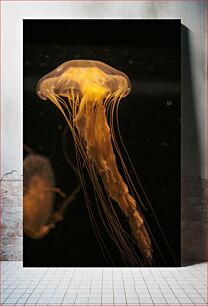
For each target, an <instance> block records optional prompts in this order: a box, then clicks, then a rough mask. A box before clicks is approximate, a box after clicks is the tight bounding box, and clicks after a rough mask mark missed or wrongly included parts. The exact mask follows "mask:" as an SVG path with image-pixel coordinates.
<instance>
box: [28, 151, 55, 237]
mask: <svg viewBox="0 0 208 306" xmlns="http://www.w3.org/2000/svg"><path fill="white" fill-rule="evenodd" d="M23 171H24V174H23V177H24V188H23V203H24V208H23V220H24V231H25V233H26V234H27V235H28V236H30V237H31V238H39V237H43V236H45V235H46V234H47V232H48V231H49V227H48V226H46V224H47V221H48V220H49V218H50V216H51V214H52V211H53V205H54V192H53V191H52V189H53V188H54V187H55V178H54V173H53V169H52V166H51V163H50V161H49V160H48V159H47V158H46V157H44V156H41V155H38V154H29V155H28V156H27V157H26V158H25V159H24V162H23Z"/></svg>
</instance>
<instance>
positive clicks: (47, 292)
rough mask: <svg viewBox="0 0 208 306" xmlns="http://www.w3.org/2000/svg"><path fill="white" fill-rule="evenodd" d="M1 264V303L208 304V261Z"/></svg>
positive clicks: (11, 262)
mask: <svg viewBox="0 0 208 306" xmlns="http://www.w3.org/2000/svg"><path fill="white" fill-rule="evenodd" d="M0 264H1V301H0V305H7V306H9V305H10V306H11V305H78V304H79V305H108V306H110V305H131V306H133V305H134V306H136V305H145V306H147V305H208V304H207V271H208V270H207V264H206V263H201V264H195V265H191V266H186V267H182V268H140V269H139V268H23V266H22V262H15V261H10V262H9V261H7V262H6V261H4V262H0Z"/></svg>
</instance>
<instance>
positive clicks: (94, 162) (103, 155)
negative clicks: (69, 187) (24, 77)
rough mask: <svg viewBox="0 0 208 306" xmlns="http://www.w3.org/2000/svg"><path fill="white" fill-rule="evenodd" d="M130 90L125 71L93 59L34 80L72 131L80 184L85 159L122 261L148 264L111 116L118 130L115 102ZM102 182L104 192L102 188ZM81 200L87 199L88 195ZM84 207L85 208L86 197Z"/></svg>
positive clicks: (149, 253)
mask: <svg viewBox="0 0 208 306" xmlns="http://www.w3.org/2000/svg"><path fill="white" fill-rule="evenodd" d="M130 91H131V83H130V81H129V78H128V77H127V75H126V74H125V73H123V72H121V71H119V70H117V69H114V68H112V67H110V66H109V65H107V64H104V63H102V62H99V61H93V60H72V61H67V62H65V63H63V64H62V65H60V66H59V67H58V68H56V69H55V70H53V71H52V72H50V73H49V74H47V75H45V76H44V77H43V78H41V79H40V81H39V82H38V85H37V94H38V95H39V97H40V98H41V99H44V100H47V99H50V100H51V101H52V102H53V103H54V104H55V105H56V106H57V107H58V109H59V110H60V111H61V113H62V114H63V116H64V117H65V119H66V121H67V123H68V125H69V127H70V129H71V131H72V135H73V137H74V141H75V145H76V151H77V163H78V169H79V174H80V178H81V182H82V187H83V189H84V191H85V192H86V186H85V182H84V176H83V172H82V171H83V170H82V164H83V162H84V164H85V166H86V168H87V170H88V173H89V175H90V177H91V180H92V183H93V186H94V189H95V191H96V194H97V197H98V199H99V202H100V203H101V205H102V208H103V210H104V212H105V214H106V218H107V219H108V220H109V232H110V235H111V237H112V239H114V241H115V243H116V244H117V246H118V248H119V249H120V252H121V255H122V257H123V258H124V260H126V261H127V262H128V261H131V262H132V264H133V265H136V264H137V265H138V264H151V262H152V248H151V241H150V238H149V234H148V233H147V231H146V227H145V225H144V221H143V217H142V214H141V212H140V210H139V207H138V206H137V204H136V201H135V198H134V197H133V195H131V194H130V192H129V188H128V187H127V183H128V185H129V187H130V188H131V190H134V192H135V193H136V196H137V198H138V200H139V202H140V204H141V199H140V197H139V195H138V193H137V192H136V189H135V187H134V186H133V183H132V180H131V178H130V175H129V173H128V171H127V168H126V166H125V163H124V160H123V158H122V156H121V152H120V150H119V147H118V144H117V140H116V137H115V132H114V121H116V123H117V128H118V133H119V135H120V132H119V127H118V105H119V102H120V100H121V98H123V97H126V96H127V95H128V94H129V92H130ZM114 118H115V120H114ZM108 119H109V120H108ZM108 121H109V124H108ZM121 141H122V140H121ZM113 149H115V150H116V151H117V157H118V159H120V162H121V165H122V166H123V169H124V173H125V177H126V181H127V183H125V181H124V179H123V178H122V176H121V174H120V173H119V170H118V167H117V164H116V157H115V154H114V151H113ZM97 173H98V174H99V175H100V177H101V179H102V184H103V185H101V183H100V180H99V178H98V175H97ZM103 186H104V188H105V190H106V192H107V194H108V196H106V193H105V192H104V191H103ZM110 199H113V200H114V201H115V202H116V203H117V204H118V205H119V207H120V209H121V210H122V212H123V214H124V215H125V216H126V217H127V218H128V221H129V224H130V226H131V229H132V234H133V237H134V239H135V241H136V243H137V246H138V248H139V250H140V252H141V254H142V257H143V260H140V259H138V257H137V255H136V254H135V251H134V250H133V249H132V247H131V245H130V243H129V240H130V238H129V237H128V235H126V233H125V232H124V230H123V228H122V226H121V224H120V221H119V220H118V218H117V216H116V213H115V210H114V204H113V203H112V202H111V200H110ZM86 200H87V203H88V198H87V195H86ZM109 204H110V205H109ZM88 208H89V209H90V203H88ZM100 238H101V237H100Z"/></svg>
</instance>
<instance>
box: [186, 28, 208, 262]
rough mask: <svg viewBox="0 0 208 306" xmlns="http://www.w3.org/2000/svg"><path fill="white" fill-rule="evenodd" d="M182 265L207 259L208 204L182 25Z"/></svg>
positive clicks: (190, 75)
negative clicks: (201, 175)
mask: <svg viewBox="0 0 208 306" xmlns="http://www.w3.org/2000/svg"><path fill="white" fill-rule="evenodd" d="M181 69H182V71H181V86H182V88H181V103H182V109H181V116H182V126H181V131H182V135H181V136H182V139H181V152H182V159H181V170H182V177H181V179H182V181H181V186H182V189H181V213H182V214H181V221H182V223H181V259H182V261H181V263H182V266H183V265H185V264H187V263H197V262H201V261H204V260H206V259H207V254H206V249H207V248H206V229H207V224H206V207H205V206H206V203H205V200H206V199H205V196H204V195H205V190H206V188H207V183H206V181H205V180H203V179H202V178H201V177H200V167H201V163H202V157H201V156H202V155H201V152H200V147H199V132H198V122H197V118H196V108H197V103H198V102H199V101H196V95H194V92H193V82H194V81H193V71H192V65H191V56H190V31H189V30H188V29H187V28H186V27H185V26H183V25H182V26H181Z"/></svg>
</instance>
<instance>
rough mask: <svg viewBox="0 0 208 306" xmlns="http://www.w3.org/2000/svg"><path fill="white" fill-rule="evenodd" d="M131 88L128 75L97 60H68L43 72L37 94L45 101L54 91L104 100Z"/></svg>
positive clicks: (65, 94) (127, 92) (125, 94)
mask: <svg viewBox="0 0 208 306" xmlns="http://www.w3.org/2000/svg"><path fill="white" fill-rule="evenodd" d="M130 91H131V83H130V80H129V78H128V76H127V75H126V74H125V73H123V72H121V71H119V70H117V69H115V68H113V67H111V66H109V65H107V64H105V63H102V62H100V61H93V60H71V61H67V62H65V63H63V64H62V65H60V66H59V67H57V68H56V69H54V70H53V71H52V72H50V73H48V74H46V75H45V76H44V77H43V78H41V79H40V81H39V82H38V84H37V94H38V96H39V97H40V98H41V99H43V100H46V99H47V98H50V96H51V95H53V94H58V95H61V96H65V97H72V95H74V93H75V92H76V93H77V94H78V95H79V96H80V97H82V96H84V95H88V96H89V97H93V96H96V97H97V98H100V99H104V98H106V97H107V96H108V95H110V96H111V97H112V96H115V95H117V96H121V97H126V96H127V95H128V94H129V92H130Z"/></svg>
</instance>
